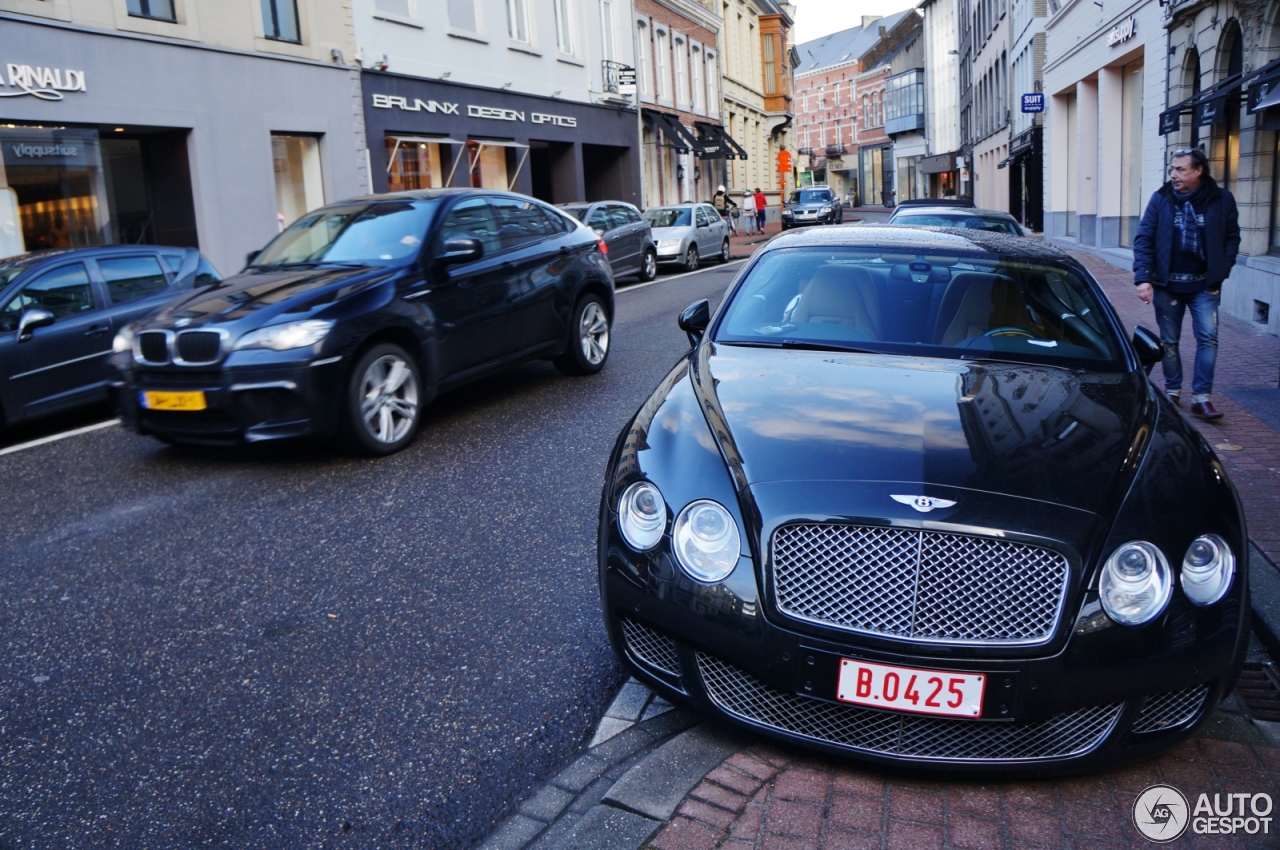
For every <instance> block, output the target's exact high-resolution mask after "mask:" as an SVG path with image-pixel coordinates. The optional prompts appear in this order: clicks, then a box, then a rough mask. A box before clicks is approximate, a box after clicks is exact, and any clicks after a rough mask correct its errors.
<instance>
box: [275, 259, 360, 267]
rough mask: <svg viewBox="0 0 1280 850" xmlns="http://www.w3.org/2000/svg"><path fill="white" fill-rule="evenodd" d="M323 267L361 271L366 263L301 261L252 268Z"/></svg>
mask: <svg viewBox="0 0 1280 850" xmlns="http://www.w3.org/2000/svg"><path fill="white" fill-rule="evenodd" d="M322 266H331V267H333V268H341V269H361V268H364V267H365V264H364V263H342V262H338V261H336V260H300V261H298V262H294V263H270V264H263V265H257V264H255V265H253V266H251V267H250V268H255V269H318V268H321V267H322Z"/></svg>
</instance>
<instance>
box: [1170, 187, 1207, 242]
mask: <svg viewBox="0 0 1280 850" xmlns="http://www.w3.org/2000/svg"><path fill="white" fill-rule="evenodd" d="M1198 193H1199V187H1197V191H1196V192H1188V193H1186V194H1185V195H1184V194H1182V193H1181V192H1174V193H1173V197H1174V200H1175V202H1177V203H1181V204H1182V209H1181V210H1180V212H1181V216H1182V227H1181V234H1180V236H1179V242H1178V247H1179V248H1181V249H1182V253H1184V254H1190V255H1191V256H1193V257H1199V258H1200V259H1202V260H1203V259H1204V244H1203V242H1202V240H1201V239H1200V223H1199V221H1200V220H1199V219H1198V218H1196V208H1195V207H1194V206H1192V204H1191V199H1192V198H1193V197H1194V196H1195V195H1197V194H1198Z"/></svg>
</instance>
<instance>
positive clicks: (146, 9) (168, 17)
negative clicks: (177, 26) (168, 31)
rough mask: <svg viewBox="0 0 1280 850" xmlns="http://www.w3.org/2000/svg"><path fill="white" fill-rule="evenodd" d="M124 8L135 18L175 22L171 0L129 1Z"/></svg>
mask: <svg viewBox="0 0 1280 850" xmlns="http://www.w3.org/2000/svg"><path fill="white" fill-rule="evenodd" d="M126 8H128V10H129V14H130V15H131V16H133V17H135V18H154V19H155V20H157V21H176V20H177V17H175V16H174V14H173V0H129V2H128V4H127V6H126Z"/></svg>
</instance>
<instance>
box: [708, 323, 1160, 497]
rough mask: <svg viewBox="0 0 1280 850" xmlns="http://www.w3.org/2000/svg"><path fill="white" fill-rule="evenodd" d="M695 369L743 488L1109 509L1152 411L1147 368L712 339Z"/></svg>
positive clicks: (1134, 461)
mask: <svg viewBox="0 0 1280 850" xmlns="http://www.w3.org/2000/svg"><path fill="white" fill-rule="evenodd" d="M690 373H691V377H692V380H693V384H694V389H695V392H696V393H697V394H698V396H699V400H700V405H699V406H700V407H701V408H702V410H703V411H704V412H706V414H707V419H708V422H709V423H710V425H711V431H712V433H713V434H714V435H715V438H716V440H717V441H718V442H719V444H720V448H721V452H722V454H723V455H724V457H725V458H726V460H727V461H728V464H729V467H730V471H731V473H733V474H734V476H735V477H736V478H737V480H738V482H739V484H738V486H739V488H740V489H742V488H747V487H749V488H751V489H752V490H755V491H756V492H757V493H758V492H759V491H760V490H761V489H769V488H761V487H760V485H764V484H766V483H778V484H781V483H783V482H800V481H804V482H815V483H816V482H834V481H845V482H848V481H862V482H882V483H885V482H903V486H901V487H898V488H897V489H895V488H893V487H890V488H888V489H889V490H893V491H894V493H895V494H898V491H899V490H901V494H903V495H921V496H930V495H938V496H939V497H941V494H942V493H944V492H950V491H952V490H956V491H960V490H965V491H979V492H982V493H986V494H990V495H993V496H1004V497H1016V498H1021V499H1031V500H1036V501H1039V502H1047V503H1052V504H1057V505H1061V506H1064V507H1070V508H1075V509H1077V510H1083V511H1088V512H1090V513H1093V514H1099V513H1107V512H1108V509H1111V510H1114V507H1115V506H1116V505H1117V504H1119V502H1120V501H1121V500H1122V499H1123V496H1124V493H1125V492H1126V490H1127V488H1128V485H1129V483H1130V482H1131V480H1132V476H1133V472H1134V470H1135V469H1136V468H1137V466H1138V464H1139V462H1140V460H1141V456H1142V453H1143V451H1144V449H1145V446H1146V441H1147V437H1148V435H1149V434H1150V430H1151V423H1152V420H1153V419H1154V415H1155V413H1154V405H1153V404H1151V403H1149V401H1148V393H1147V390H1146V388H1145V386H1144V384H1145V381H1144V379H1143V378H1142V376H1141V375H1139V374H1125V373H1092V374H1089V373H1080V372H1076V371H1071V370H1067V369H1061V368H1055V367H1052V366H1038V365H1026V364H1017V363H1009V364H1001V363H991V362H983V363H974V362H965V361H955V360H939V359H932V358H914V357H900V356H887V355H882V354H867V355H864V354H845V353H834V352H822V351H786V350H778V349H754V348H747V347H740V346H732V345H711V344H707V345H702V346H699V348H698V349H697V353H696V354H695V356H694V359H693V362H692V368H691V370H690ZM907 485H916V486H915V487H914V489H912V487H910V486H907ZM930 487H933V488H934V489H933V490H930ZM904 488H905V489H904ZM939 488H946V489H945V490H943V489H939ZM876 489H881V488H878V487H877V488H876ZM908 513H910V511H908Z"/></svg>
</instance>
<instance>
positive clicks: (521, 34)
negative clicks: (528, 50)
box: [507, 0, 529, 44]
mask: <svg viewBox="0 0 1280 850" xmlns="http://www.w3.org/2000/svg"><path fill="white" fill-rule="evenodd" d="M507 35H508V36H510V37H511V38H512V39H514V40H515V41H523V42H525V43H526V44H528V43H529V7H528V5H527V0H507Z"/></svg>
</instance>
